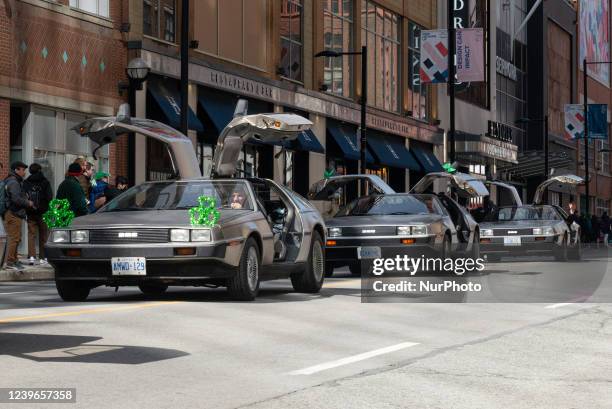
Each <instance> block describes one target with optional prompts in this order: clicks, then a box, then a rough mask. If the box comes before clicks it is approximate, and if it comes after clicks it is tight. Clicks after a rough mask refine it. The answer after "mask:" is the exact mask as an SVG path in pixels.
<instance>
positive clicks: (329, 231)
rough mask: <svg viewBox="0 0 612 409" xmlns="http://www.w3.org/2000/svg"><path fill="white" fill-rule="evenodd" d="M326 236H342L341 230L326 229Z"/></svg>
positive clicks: (338, 228)
mask: <svg viewBox="0 0 612 409" xmlns="http://www.w3.org/2000/svg"><path fill="white" fill-rule="evenodd" d="M327 235H328V236H329V237H339V236H342V229H341V228H340V227H329V228H328V229H327Z"/></svg>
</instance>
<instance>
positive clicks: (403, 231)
mask: <svg viewBox="0 0 612 409" xmlns="http://www.w3.org/2000/svg"><path fill="white" fill-rule="evenodd" d="M410 234H411V229H410V226H397V235H398V236H410Z"/></svg>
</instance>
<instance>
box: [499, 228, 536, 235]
mask: <svg viewBox="0 0 612 409" xmlns="http://www.w3.org/2000/svg"><path fill="white" fill-rule="evenodd" d="M509 231H511V232H516V233H508V232H509ZM532 233H533V229H494V230H493V235H494V236H524V235H528V236H530V235H531V234H532Z"/></svg>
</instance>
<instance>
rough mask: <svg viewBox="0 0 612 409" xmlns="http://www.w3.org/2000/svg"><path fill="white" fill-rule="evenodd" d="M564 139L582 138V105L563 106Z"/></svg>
mask: <svg viewBox="0 0 612 409" xmlns="http://www.w3.org/2000/svg"><path fill="white" fill-rule="evenodd" d="M564 111H565V139H581V138H584V105H582V104H566V105H565V109H564Z"/></svg>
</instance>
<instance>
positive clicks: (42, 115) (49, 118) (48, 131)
mask: <svg viewBox="0 0 612 409" xmlns="http://www.w3.org/2000/svg"><path fill="white" fill-rule="evenodd" d="M56 127H57V124H56V118H55V111H52V110H49V109H36V110H35V116H34V146H35V147H37V148H50V149H53V148H59V147H60V146H59V145H58V142H59V139H58V138H56V137H55V136H56V132H57V129H56Z"/></svg>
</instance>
